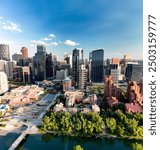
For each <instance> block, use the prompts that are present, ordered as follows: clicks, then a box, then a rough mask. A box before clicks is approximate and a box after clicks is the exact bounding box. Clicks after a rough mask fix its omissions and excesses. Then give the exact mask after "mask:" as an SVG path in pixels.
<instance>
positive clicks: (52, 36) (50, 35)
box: [48, 34, 56, 38]
mask: <svg viewBox="0 0 160 150" xmlns="http://www.w3.org/2000/svg"><path fill="white" fill-rule="evenodd" d="M48 36H49V37H51V38H55V37H56V36H55V35H54V34H49V35H48Z"/></svg>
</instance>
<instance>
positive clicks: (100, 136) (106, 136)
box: [38, 130, 143, 141]
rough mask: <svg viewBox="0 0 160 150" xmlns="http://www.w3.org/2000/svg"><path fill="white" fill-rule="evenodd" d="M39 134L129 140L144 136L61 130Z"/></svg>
mask: <svg viewBox="0 0 160 150" xmlns="http://www.w3.org/2000/svg"><path fill="white" fill-rule="evenodd" d="M38 134H53V135H58V136H69V137H82V138H84V137H85V138H86V137H87V138H92V137H94V138H112V139H123V140H125V139H128V140H137V141H142V140H143V138H138V137H134V136H125V135H124V136H118V135H113V134H108V133H102V134H94V135H85V136H84V135H82V134H79V133H74V134H61V133H60V132H55V131H49V130H46V131H38Z"/></svg>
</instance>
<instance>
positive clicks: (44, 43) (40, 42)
mask: <svg viewBox="0 0 160 150" xmlns="http://www.w3.org/2000/svg"><path fill="white" fill-rule="evenodd" d="M31 43H32V44H35V45H46V46H48V44H47V43H46V42H44V41H41V40H31Z"/></svg>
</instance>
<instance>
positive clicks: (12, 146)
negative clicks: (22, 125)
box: [8, 126, 33, 150]
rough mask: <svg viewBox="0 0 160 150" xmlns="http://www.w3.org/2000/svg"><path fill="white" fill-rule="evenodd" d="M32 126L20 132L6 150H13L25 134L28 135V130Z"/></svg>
mask: <svg viewBox="0 0 160 150" xmlns="http://www.w3.org/2000/svg"><path fill="white" fill-rule="evenodd" d="M32 127H33V126H29V127H28V128H27V129H26V130H25V131H22V133H21V135H20V136H19V137H18V138H17V139H16V140H15V141H14V143H13V144H12V145H11V146H10V148H9V149H8V150H14V149H15V148H16V147H17V146H18V145H19V144H20V143H21V141H22V140H23V139H24V138H25V137H26V135H27V134H29V132H30V130H31V129H32Z"/></svg>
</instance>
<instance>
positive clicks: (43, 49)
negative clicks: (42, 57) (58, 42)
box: [37, 45, 46, 53]
mask: <svg viewBox="0 0 160 150" xmlns="http://www.w3.org/2000/svg"><path fill="white" fill-rule="evenodd" d="M37 53H46V46H45V45H37Z"/></svg>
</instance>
